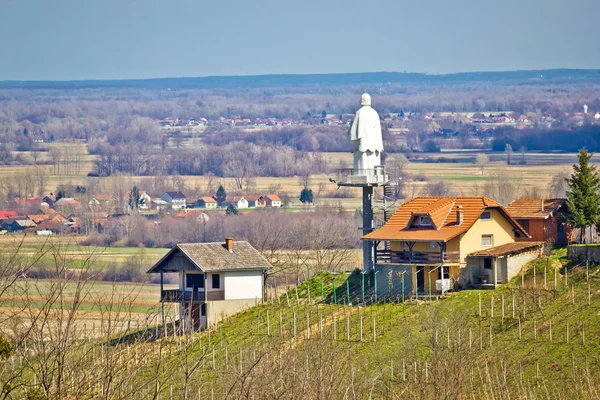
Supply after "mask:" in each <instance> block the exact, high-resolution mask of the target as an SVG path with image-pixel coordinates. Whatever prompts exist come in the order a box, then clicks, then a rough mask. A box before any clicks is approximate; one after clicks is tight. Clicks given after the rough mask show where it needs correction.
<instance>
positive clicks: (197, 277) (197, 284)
mask: <svg viewBox="0 0 600 400" xmlns="http://www.w3.org/2000/svg"><path fill="white" fill-rule="evenodd" d="M185 287H186V288H190V289H204V274H185Z"/></svg>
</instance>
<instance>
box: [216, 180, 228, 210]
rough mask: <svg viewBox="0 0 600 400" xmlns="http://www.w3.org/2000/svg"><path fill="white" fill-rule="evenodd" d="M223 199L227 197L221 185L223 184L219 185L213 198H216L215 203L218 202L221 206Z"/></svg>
mask: <svg viewBox="0 0 600 400" xmlns="http://www.w3.org/2000/svg"><path fill="white" fill-rule="evenodd" d="M225 199H227V192H225V188H224V187H223V185H219V188H218V189H217V196H216V199H215V200H217V204H219V206H222V205H223V203H225Z"/></svg>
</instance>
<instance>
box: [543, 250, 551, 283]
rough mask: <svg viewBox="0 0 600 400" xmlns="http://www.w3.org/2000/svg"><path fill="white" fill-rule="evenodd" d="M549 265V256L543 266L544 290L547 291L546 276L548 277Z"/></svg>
mask: <svg viewBox="0 0 600 400" xmlns="http://www.w3.org/2000/svg"><path fill="white" fill-rule="evenodd" d="M549 263H550V256H548V257H546V265H544V290H546V289H547V286H546V283H547V275H548V264H549Z"/></svg>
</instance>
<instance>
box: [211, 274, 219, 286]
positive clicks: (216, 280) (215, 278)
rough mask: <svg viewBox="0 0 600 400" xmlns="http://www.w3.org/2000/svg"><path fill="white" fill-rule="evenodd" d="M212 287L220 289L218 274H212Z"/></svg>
mask: <svg viewBox="0 0 600 400" xmlns="http://www.w3.org/2000/svg"><path fill="white" fill-rule="evenodd" d="M212 287H213V289H219V288H220V287H221V280H220V279H219V274H213V276H212Z"/></svg>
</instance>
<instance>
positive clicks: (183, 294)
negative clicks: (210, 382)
mask: <svg viewBox="0 0 600 400" xmlns="http://www.w3.org/2000/svg"><path fill="white" fill-rule="evenodd" d="M271 268H273V267H272V265H271V264H269V262H268V261H267V259H266V258H264V257H263V256H262V255H261V254H260V253H259V252H258V250H256V249H255V248H254V247H252V246H251V245H250V244H249V243H248V242H245V241H233V239H230V238H227V239H225V242H224V243H185V244H177V245H176V246H174V247H173V248H172V249H171V250H170V251H169V252H168V253H167V254H166V255H165V256H164V257H163V258H162V259H161V260H160V261H158V262H157V263H156V264H154V266H153V267H152V268H150V270H149V271H148V273H149V274H154V273H160V301H161V302H170V303H179V319H180V320H181V321H185V325H186V326H187V327H190V326H193V328H194V329H204V328H206V327H208V326H210V325H211V324H215V323H216V322H218V321H220V320H222V319H223V318H225V317H228V316H230V315H233V314H235V313H237V312H240V311H243V310H244V309H247V308H249V307H252V306H254V305H257V304H260V303H262V301H263V299H264V284H265V279H266V273H267V271H269V270H270V269H271ZM169 272H176V273H178V276H179V279H178V282H179V287H178V288H177V289H171V290H165V289H164V283H163V280H164V278H163V276H164V273H169Z"/></svg>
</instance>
